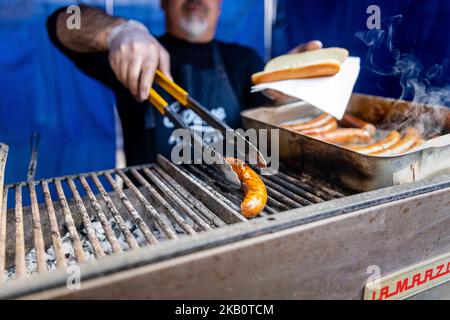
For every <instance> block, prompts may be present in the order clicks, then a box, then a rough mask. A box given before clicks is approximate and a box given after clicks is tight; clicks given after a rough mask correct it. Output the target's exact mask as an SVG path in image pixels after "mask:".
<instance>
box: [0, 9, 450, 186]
mask: <svg viewBox="0 0 450 320" xmlns="http://www.w3.org/2000/svg"><path fill="white" fill-rule="evenodd" d="M80 3H85V4H90V5H94V6H97V7H100V8H103V9H105V10H107V11H108V12H110V13H114V14H115V15H119V16H123V17H126V18H132V19H135V20H139V21H141V22H142V23H144V24H145V25H147V26H148V27H149V29H150V30H151V32H152V33H153V34H155V35H160V34H162V33H164V22H163V15H162V12H161V10H160V8H159V0H114V1H112V0H96V1H94V0H91V1H88V0H87V1H74V0H72V1H65V0H14V1H11V0H0V74H1V78H0V141H1V142H3V143H6V144H8V145H9V146H10V152H9V156H8V163H7V170H6V177H5V179H6V183H12V182H17V181H22V180H25V179H26V176H27V169H28V163H29V160H30V137H31V136H32V134H33V133H35V132H37V133H39V135H40V144H39V154H38V162H37V170H36V178H37V179H40V178H46V177H55V176H61V175H68V174H73V173H81V172H87V171H97V170H102V169H107V168H113V167H114V166H116V164H117V161H116V158H117V157H116V150H117V149H120V131H118V130H117V128H116V126H115V125H114V118H115V111H114V97H113V94H112V92H110V91H109V90H108V89H107V88H105V87H104V86H102V85H101V84H100V83H98V82H97V81H95V80H93V79H91V78H89V77H88V76H86V75H84V74H83V73H82V72H81V71H79V70H78V69H76V67H75V66H74V65H73V63H72V62H70V61H69V60H68V59H67V58H66V57H64V56H63V55H62V53H60V52H59V51H58V50H57V49H56V48H54V47H53V45H52V44H51V43H50V40H49V37H48V34H47V30H46V27H45V21H46V19H47V17H48V16H49V15H50V14H51V13H52V12H53V11H54V10H55V9H57V8H59V7H61V6H66V5H71V4H80ZM373 4H376V5H378V6H379V7H380V9H381V11H380V12H381V18H382V26H381V30H368V28H367V24H366V22H367V19H368V18H369V16H370V13H367V8H368V7H369V6H370V5H373ZM449 17H450V1H445V0H429V1H425V0H407V1H406V0H390V1H374V0H371V1H366V0H361V1H352V0H338V1H332V0H322V1H320V0H319V1H306V0H305V1H302V0H295V1H294V0H246V1H238V0H223V7H222V16H221V20H220V23H219V29H218V35H217V38H218V39H220V40H223V41H228V42H237V43H241V44H244V45H247V46H250V47H253V48H254V49H255V50H256V51H257V52H258V53H259V54H260V55H261V56H262V57H264V58H265V59H266V60H267V59H269V58H271V57H273V56H277V55H280V54H284V53H286V52H287V51H288V50H289V49H291V48H293V47H294V46H296V45H298V44H300V43H302V42H305V41H308V40H312V39H319V40H321V41H322V42H323V43H324V46H326V47H331V46H339V47H344V48H348V49H349V50H350V53H351V55H353V56H359V57H361V58H362V70H361V75H360V77H359V80H358V82H357V86H356V89H355V91H357V92H362V93H368V94H375V95H381V96H388V97H393V98H400V97H403V98H413V97H414V92H409V93H408V92H406V93H407V94H405V82H403V81H402V79H403V80H405V75H406V76H408V77H409V76H410V75H411V70H413V71H414V72H413V75H414V77H416V78H420V81H422V82H423V83H426V85H427V86H428V87H429V88H432V90H439V92H440V93H444V96H445V99H447V100H448V90H447V89H448V83H449V80H450V73H449V72H448V71H449V65H450V58H449V57H450V32H449V30H450V19H449ZM399 59H402V60H399ZM399 61H407V62H408V64H407V65H406V66H405V65H404V64H399ZM399 65H401V66H402V68H400V69H399V68H398V66H399ZM408 77H406V81H407V80H408V79H409V78H408ZM406 87H407V85H406ZM410 94H412V97H411V96H410ZM447 100H446V101H447Z"/></svg>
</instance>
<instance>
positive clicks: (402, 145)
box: [370, 128, 421, 156]
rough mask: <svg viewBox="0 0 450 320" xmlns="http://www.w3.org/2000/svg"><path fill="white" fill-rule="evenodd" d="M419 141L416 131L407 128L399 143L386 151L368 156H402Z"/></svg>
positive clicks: (418, 134)
mask: <svg viewBox="0 0 450 320" xmlns="http://www.w3.org/2000/svg"><path fill="white" fill-rule="evenodd" d="M420 139H421V137H420V133H419V132H418V131H417V130H416V129H414V128H408V129H406V130H405V134H404V136H403V138H402V139H401V140H400V141H399V142H397V143H396V144H394V145H393V146H392V147H390V148H388V149H386V150H381V151H378V152H373V153H370V155H374V156H379V155H383V156H391V155H398V154H402V153H405V152H406V151H408V150H410V149H411V148H413V147H414V146H415V144H416V143H417V142H418V141H419V140H420Z"/></svg>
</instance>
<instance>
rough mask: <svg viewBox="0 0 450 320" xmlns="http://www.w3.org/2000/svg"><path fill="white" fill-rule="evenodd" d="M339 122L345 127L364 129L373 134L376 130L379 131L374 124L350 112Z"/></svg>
mask: <svg viewBox="0 0 450 320" xmlns="http://www.w3.org/2000/svg"><path fill="white" fill-rule="evenodd" d="M339 124H340V125H341V126H343V127H348V128H359V129H364V130H366V131H368V132H369V133H370V134H371V135H374V134H375V132H376V131H377V128H375V126H374V125H373V124H371V123H369V122H366V121H364V120H362V119H360V118H358V117H355V116H353V115H351V114H350V113H346V114H344V117H343V118H342V120H341V121H339Z"/></svg>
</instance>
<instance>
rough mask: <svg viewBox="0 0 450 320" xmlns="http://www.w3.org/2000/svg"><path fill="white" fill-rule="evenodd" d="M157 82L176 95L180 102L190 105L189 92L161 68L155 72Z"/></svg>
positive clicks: (173, 95)
mask: <svg viewBox="0 0 450 320" xmlns="http://www.w3.org/2000/svg"><path fill="white" fill-rule="evenodd" d="M155 82H156V83H157V84H159V86H160V87H161V88H163V89H164V90H166V91H167V93H169V94H170V95H171V96H172V97H174V98H175V99H176V100H177V101H178V102H179V103H181V104H182V105H183V106H185V107H187V106H188V96H189V93H187V91H186V90H184V89H183V88H181V87H180V86H179V85H177V84H176V83H175V82H173V81H172V80H170V79H169V78H167V77H166V76H165V75H164V73H162V72H161V71H160V70H156V73H155Z"/></svg>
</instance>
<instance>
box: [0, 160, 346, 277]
mask: <svg viewBox="0 0 450 320" xmlns="http://www.w3.org/2000/svg"><path fill="white" fill-rule="evenodd" d="M263 180H264V182H265V184H266V187H267V190H268V203H267V206H266V208H265V209H264V211H263V213H262V215H263V216H269V215H274V214H278V213H280V212H282V211H286V210H289V209H293V208H298V207H302V206H308V205H312V204H315V203H320V202H323V201H328V200H332V199H335V198H340V197H343V196H346V195H348V194H349V193H348V191H347V190H343V189H341V188H339V187H338V186H335V185H332V184H330V183H329V182H326V181H324V180H321V179H318V178H316V177H312V176H310V175H308V174H306V173H293V172H292V171H290V170H288V169H286V168H283V169H282V170H281V171H280V172H279V173H278V174H277V175H274V176H265V177H263ZM122 186H124V187H122ZM241 198H242V194H241V191H240V190H236V189H235V188H234V187H233V186H231V185H230V184H229V183H228V182H227V181H225V180H224V179H223V178H222V177H221V175H220V174H219V173H218V172H216V171H215V170H214V169H212V168H210V167H208V166H205V165H181V166H176V165H174V164H172V163H171V162H170V161H168V160H167V159H165V158H163V157H159V159H158V164H150V165H145V166H139V167H132V168H126V169H117V170H109V171H102V172H96V173H88V174H81V175H77V176H68V177H62V178H55V179H49V180H42V181H36V182H31V183H18V184H16V185H9V186H6V187H5V190H4V197H3V203H4V205H3V206H2V208H3V209H2V211H1V213H0V275H5V276H4V278H5V279H8V280H9V279H11V278H21V277H26V276H28V275H30V274H34V273H38V274H39V273H43V272H48V271H49V270H51V269H57V268H64V267H66V266H68V265H70V264H77V263H82V262H84V261H87V260H91V259H100V258H101V257H103V256H105V255H109V254H120V253H122V252H123V251H130V250H137V249H139V247H141V246H146V245H157V244H158V243H160V242H161V241H167V240H174V239H177V238H180V237H187V236H190V235H195V234H196V233H198V232H208V231H211V230H213V229H216V228H220V227H222V226H224V225H227V224H233V223H238V222H244V223H245V222H247V221H248V220H247V219H246V218H244V217H243V216H242V215H241V214H240V213H239V208H240V201H241ZM25 199H26V201H25ZM28 199H29V202H30V205H28V204H27V203H26V202H27V201H28ZM8 200H9V201H11V200H14V206H11V205H10V208H9V209H7V207H8Z"/></svg>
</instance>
